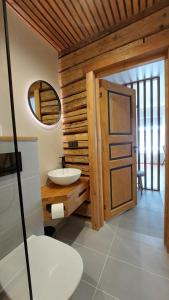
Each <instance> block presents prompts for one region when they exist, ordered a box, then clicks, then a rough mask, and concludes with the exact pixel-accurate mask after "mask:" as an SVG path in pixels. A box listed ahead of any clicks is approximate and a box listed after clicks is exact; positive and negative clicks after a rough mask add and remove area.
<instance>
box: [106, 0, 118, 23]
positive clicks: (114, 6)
mask: <svg viewBox="0 0 169 300" xmlns="http://www.w3.org/2000/svg"><path fill="white" fill-rule="evenodd" d="M109 1H110V5H111V7H112V12H113V15H114V18H115V22H116V24H118V23H119V22H120V15H119V12H118V8H117V3H116V0H109Z"/></svg>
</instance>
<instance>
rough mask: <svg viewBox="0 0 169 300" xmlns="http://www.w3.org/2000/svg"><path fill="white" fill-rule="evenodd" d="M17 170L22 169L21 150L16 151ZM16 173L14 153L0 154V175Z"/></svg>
mask: <svg viewBox="0 0 169 300" xmlns="http://www.w3.org/2000/svg"><path fill="white" fill-rule="evenodd" d="M18 162H19V171H20V172H21V171H22V157H21V152H18ZM14 173H17V165H16V155H15V153H14V152H11V153H1V154H0V177H2V176H7V175H10V174H14Z"/></svg>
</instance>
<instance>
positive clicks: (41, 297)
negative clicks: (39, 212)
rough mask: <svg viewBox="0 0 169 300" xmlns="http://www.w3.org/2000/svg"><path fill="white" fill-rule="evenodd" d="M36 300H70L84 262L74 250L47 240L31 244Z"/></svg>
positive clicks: (35, 239)
mask: <svg viewBox="0 0 169 300" xmlns="http://www.w3.org/2000/svg"><path fill="white" fill-rule="evenodd" d="M28 251H29V261H30V270H31V279H32V290H33V296H34V300H50V299H51V300H54V299H58V300H68V299H70V297H71V296H72V294H73V293H74V291H75V290H76V288H77V286H78V284H79V282H80V280H81V277H82V273H83V262H82V259H81V256H80V255H79V253H78V252H77V251H76V250H74V249H73V248H72V247H70V246H68V245H66V244H64V243H62V242H60V241H58V240H55V239H53V238H50V237H48V236H44V235H42V236H32V237H31V239H30V240H29V241H28Z"/></svg>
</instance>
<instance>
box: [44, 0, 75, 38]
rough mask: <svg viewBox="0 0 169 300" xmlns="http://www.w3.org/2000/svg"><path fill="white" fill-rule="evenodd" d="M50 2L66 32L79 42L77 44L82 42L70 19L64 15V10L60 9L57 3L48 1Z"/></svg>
mask: <svg viewBox="0 0 169 300" xmlns="http://www.w3.org/2000/svg"><path fill="white" fill-rule="evenodd" d="M48 2H49V4H50V6H51V8H52V9H53V11H54V12H55V14H56V16H58V18H59V19H60V20H61V21H62V22H63V24H64V27H65V28H66V31H68V32H69V33H70V35H71V36H72V38H73V39H74V40H75V41H77V42H78V41H80V36H79V35H78V33H77V32H76V30H75V29H74V28H73V26H72V24H71V23H70V21H69V19H68V18H67V17H66V16H65V15H64V14H63V12H62V10H61V9H59V6H58V4H57V1H53V0H48Z"/></svg>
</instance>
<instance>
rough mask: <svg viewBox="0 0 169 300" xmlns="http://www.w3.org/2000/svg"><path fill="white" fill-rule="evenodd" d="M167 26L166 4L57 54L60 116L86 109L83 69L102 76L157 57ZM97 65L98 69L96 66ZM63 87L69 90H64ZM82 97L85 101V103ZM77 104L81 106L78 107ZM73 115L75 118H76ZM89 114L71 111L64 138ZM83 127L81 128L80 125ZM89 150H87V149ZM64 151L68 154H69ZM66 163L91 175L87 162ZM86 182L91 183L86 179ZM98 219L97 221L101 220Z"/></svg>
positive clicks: (168, 39)
mask: <svg viewBox="0 0 169 300" xmlns="http://www.w3.org/2000/svg"><path fill="white" fill-rule="evenodd" d="M110 3H113V1H110ZM129 9H130V8H129ZM168 26H169V7H167V8H166V9H161V10H159V11H158V12H156V13H154V14H152V15H151V16H150V17H145V18H144V19H143V20H140V21H137V23H135V24H133V25H129V26H128V27H126V28H123V29H120V30H119V31H117V32H116V33H112V34H110V35H108V36H107V37H104V38H102V39H101V40H99V41H97V42H94V43H92V44H91V45H89V46H86V47H84V48H81V49H79V50H78V51H74V52H73V53H71V54H69V55H66V56H64V57H61V58H60V63H59V64H60V82H61V86H62V87H61V90H63V91H65V89H66V96H63V98H62V105H63V117H64V115H65V113H69V112H73V111H76V110H80V109H83V108H86V107H87V110H88V105H89V104H88V103H89V100H87V97H90V99H91V96H90V93H88V95H87V94H86V82H85V84H84V85H83V88H84V90H83V91H79V88H78V90H77V86H78V85H81V82H82V81H84V80H85V79H84V76H85V73H87V72H88V71H89V70H94V71H96V72H97V73H96V74H99V75H98V76H105V75H108V74H111V72H112V70H115V71H114V72H118V71H119V70H120V68H121V69H122V70H123V69H127V68H129V67H130V66H134V65H136V64H138V63H140V61H141V62H142V61H143V62H146V61H147V59H149V60H151V59H152V60H157V59H159V56H160V55H162V54H161V53H163V51H164V49H165V48H166V47H167V46H168V45H169V30H168V29H167V27H168ZM136 27H139V28H140V30H139V31H137V30H135V28H136ZM156 49H157V53H156ZM105 52H106V53H105ZM138 58H139V59H140V61H139V60H138ZM100 67H101V68H102V69H99V68H100ZM103 74H104V75H103ZM75 85H76V86H75ZM71 88H72V90H73V92H72V90H71ZM67 91H69V92H68V94H67ZM98 97H99V92H98V94H97V99H98ZM85 101H87V102H86V103H85ZM90 101H92V100H90ZM81 104H82V105H85V106H84V107H81V106H80V105H81ZM97 111H99V106H98V102H96V111H95V112H96V115H97V116H96V119H97V118H99V116H98V114H97ZM93 113H94V111H93ZM74 117H75V119H74ZM76 118H78V119H79V120H78V119H76ZM83 118H86V119H83ZM89 118H90V116H88V118H87V115H86V114H82V115H77V116H76V115H75V116H73V119H72V117H70V119H69V120H68V123H64V124H63V131H64V136H65V137H66V139H67V138H68V139H69V141H71V140H73V137H75V136H74V134H76V133H77V132H78V133H79V130H81V133H84V132H83V130H89V127H88V128H86V127H85V126H88V124H89ZM66 119H67V118H65V120H66ZM96 124H99V120H97V122H96ZM96 126H97V125H96ZM84 127H85V129H83V128H84ZM73 129H77V132H76V131H72V130H73ZM66 130H68V131H66ZM69 130H70V132H69ZM71 133H73V136H72V137H70V138H69V135H70V136H71ZM85 133H87V131H85ZM97 139H98V141H99V139H100V134H99V128H98V130H97ZM77 140H78V149H82V150H84V149H88V147H89V149H90V147H93V141H90V142H89V141H88V138H87V140H85V141H81V140H79V138H77ZM112 141H113V142H115V140H112V138H111V137H110V138H109V143H112ZM122 142H125V143H133V139H132V138H131V137H128V136H126V137H125V138H124V139H123V140H122V138H121V137H120V136H119V137H118V138H116V143H122ZM97 146H98V160H99V151H100V149H101V144H100V145H99V142H98V145H97ZM64 149H65V150H71V148H70V147H69V144H68V141H65V142H64ZM126 151H128V152H129V148H128V150H127V149H126ZM89 152H90V150H88V153H89ZM67 153H69V152H67ZM75 153H76V152H75ZM121 153H122V152H121ZM67 155H68V156H69V154H67ZM70 155H71V154H70ZM121 155H123V154H121ZM71 156H72V155H71ZM75 156H76V155H75ZM77 156H78V154H77ZM130 162H131V161H130ZM89 164H90V155H89ZM67 166H78V167H80V168H81V169H82V168H83V172H84V174H88V175H90V178H91V174H92V173H91V167H90V166H89V165H87V168H88V170H86V165H85V164H84V163H80V164H79V165H78V164H76V163H69V164H67ZM89 168H90V169H89ZM100 172H101V170H99V171H98V173H99V174H100ZM99 180H100V181H99V182H101V178H100V179H99ZM90 185H92V184H91V183H90ZM99 188H101V185H100V186H99ZM98 193H99V195H101V194H102V192H101V191H99V192H98ZM99 197H100V196H99ZM99 199H100V198H99ZM99 205H100V206H103V204H102V203H101V202H100V203H99ZM126 208H129V205H128V204H124V209H126ZM100 212H101V209H100ZM118 212H119V209H118V208H117V209H115V211H114V214H116V213H118ZM99 222H100V224H101V221H99Z"/></svg>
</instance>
